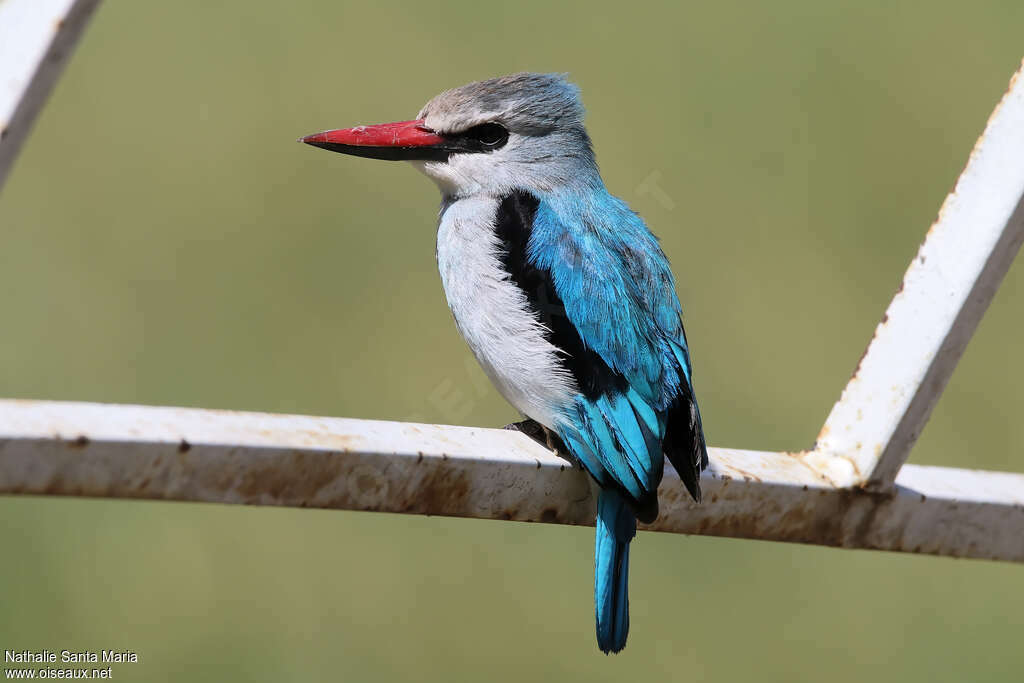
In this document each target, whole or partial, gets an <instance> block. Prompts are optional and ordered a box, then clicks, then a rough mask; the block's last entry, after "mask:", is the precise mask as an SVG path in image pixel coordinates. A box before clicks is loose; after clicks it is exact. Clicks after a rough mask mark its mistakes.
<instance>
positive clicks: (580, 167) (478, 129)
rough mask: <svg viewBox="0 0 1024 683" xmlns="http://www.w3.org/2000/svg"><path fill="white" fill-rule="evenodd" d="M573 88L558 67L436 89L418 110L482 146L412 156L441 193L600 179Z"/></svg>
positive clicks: (449, 133) (544, 188)
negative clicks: (554, 70) (425, 157)
mask: <svg viewBox="0 0 1024 683" xmlns="http://www.w3.org/2000/svg"><path fill="white" fill-rule="evenodd" d="M583 114H584V112H583V104H582V102H581V101H580V91H579V88H578V87H576V86H575V85H574V84H572V83H570V82H569V81H568V80H567V78H566V76H565V75H564V74H539V73H518V74H512V75H510V76H501V77H499V78H491V79H488V80H485V81H477V82H475V83H469V84H467V85H463V86H461V87H458V88H453V89H452V90H446V91H445V92H443V93H441V94H440V95H437V96H436V97H434V98H433V99H432V100H430V101H429V102H427V104H426V105H425V106H424V107H423V109H421V110H420V112H419V115H418V116H417V117H416V118H417V119H420V120H422V121H423V125H424V126H425V127H426V128H428V129H429V130H432V131H434V132H436V133H438V134H440V135H442V136H444V137H447V138H458V137H463V136H468V137H470V138H476V139H480V140H481V142H482V143H483V144H482V149H480V150H479V151H474V152H469V153H461V154H460V153H456V154H451V155H449V156H448V158H447V159H444V160H426V161H415V162H414V163H415V164H416V165H417V166H418V167H419V168H420V169H421V170H422V171H423V172H424V173H426V174H427V175H428V176H430V177H431V178H432V179H433V180H434V181H435V182H436V183H437V185H438V187H440V189H441V192H442V194H444V195H445V196H446V197H460V196H470V195H474V194H489V195H503V194H506V193H507V192H509V191H512V190H514V189H525V190H537V191H541V192H549V191H552V190H554V189H557V188H559V187H571V186H573V185H581V184H584V185H585V184H589V183H592V182H594V181H595V180H596V181H597V182H600V179H599V178H600V177H599V176H598V172H597V166H596V164H595V161H594V153H593V150H592V148H591V144H590V137H589V136H588V135H587V131H586V128H584V125H583Z"/></svg>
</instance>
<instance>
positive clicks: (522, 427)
mask: <svg viewBox="0 0 1024 683" xmlns="http://www.w3.org/2000/svg"><path fill="white" fill-rule="evenodd" d="M503 429H508V430H511V431H513V432H522V433H523V434H526V435H527V436H528V437H530V438H531V439H533V440H534V441H536V442H537V443H539V444H541V445H543V446H546V447H547V449H548V450H550V451H552V452H553V453H554V454H555V455H557V456H558V457H560V458H561V459H562V460H565V461H567V462H569V464H571V465H573V466H574V467H575V466H577V465H578V464H579V463H577V462H576V458H574V457H573V456H572V454H571V453H569V449H568V448H566V447H565V442H563V441H562V439H561V437H560V436H558V434H555V433H554V432H553V431H551V430H550V429H548V428H547V427H545V426H544V425H542V424H541V423H540V422H537V421H536V420H530V419H526V420H523V421H522V422H513V423H512V424H508V425H505V426H504V427H503Z"/></svg>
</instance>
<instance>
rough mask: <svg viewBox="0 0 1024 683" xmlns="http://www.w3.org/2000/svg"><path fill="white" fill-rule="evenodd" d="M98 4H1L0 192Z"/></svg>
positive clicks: (12, 0) (14, 0)
mask: <svg viewBox="0 0 1024 683" xmlns="http://www.w3.org/2000/svg"><path fill="white" fill-rule="evenodd" d="M97 5H99V0H0V188H2V187H3V184H4V180H5V179H6V178H7V173H8V171H9V170H10V168H11V165H12V164H13V163H14V159H15V157H16V156H17V155H18V150H20V149H21V144H22V142H24V140H25V137H26V136H27V135H28V132H29V130H30V129H31V128H32V122H33V121H35V118H36V115H38V114H39V111H40V110H41V109H42V108H43V104H44V103H45V102H46V98H47V97H48V96H49V94H50V90H52V89H53V86H54V84H55V83H56V82H57V78H58V77H59V76H60V73H61V71H62V70H63V68H64V65H65V63H67V60H68V58H69V57H70V56H71V52H72V50H73V49H74V47H75V43H76V42H78V37H79V36H80V35H81V33H82V30H83V29H84V28H85V25H86V23H88V20H89V17H90V16H91V15H92V12H93V10H95V9H96V6H97Z"/></svg>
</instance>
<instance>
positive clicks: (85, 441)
mask: <svg viewBox="0 0 1024 683" xmlns="http://www.w3.org/2000/svg"><path fill="white" fill-rule="evenodd" d="M68 445H69V446H71V447H72V448H85V447H86V446H88V445H89V437H87V436H86V435H85V434H79V435H78V438H77V439H75V440H74V441H69V442H68Z"/></svg>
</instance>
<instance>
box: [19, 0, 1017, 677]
mask: <svg viewBox="0 0 1024 683" xmlns="http://www.w3.org/2000/svg"><path fill="white" fill-rule="evenodd" d="M1022 25H1024V4H1022V3H1020V2H1019V1H1018V0H1007V1H1005V2H976V3H957V2H941V3H939V2H936V3H929V4H927V5H923V4H918V3H910V2H898V3H892V2H884V3H883V2H867V3H863V2H842V3H839V2H836V3H819V2H775V3H756V4H755V3H750V4H743V3H734V2H716V3H680V4H676V3H671V4H670V3H664V4H652V3H644V2H630V3H628V4H623V3H595V2H588V3H578V4H558V5H552V4H550V3H548V2H532V1H531V2H518V3H507V4H505V5H487V4H481V3H473V2H468V1H466V2H455V3H429V2H428V3H423V2H397V1H396V2H390V3H385V4H383V5H370V4H352V3H347V2H313V1H311V0H309V1H303V2H294V3H290V4H288V5H287V6H285V5H282V4H279V3H270V2H264V3H252V2H241V1H240V0H239V1H234V2H220V1H209V0H208V1H206V2H197V1H191V2H167V3H134V2H127V1H126V0H108V1H107V2H106V3H105V4H104V5H103V6H102V7H101V8H100V10H99V11H98V13H97V15H96V16H95V17H94V20H93V22H92V24H91V26H90V27H89V29H88V31H87V32H86V34H85V36H84V38H83V40H82V43H81V44H80V46H79V48H78V51H77V52H76V54H75V56H74V58H73V60H72V61H71V63H70V66H69V67H68V69H67V71H66V73H65V74H64V77H63V79H62V80H61V81H60V83H59V84H58V86H57V88H56V90H55V92H54V95H53V97H52V99H51V101H50V103H49V105H48V106H47V107H46V109H45V110H44V112H43V114H42V116H41V118H40V119H39V121H38V122H37V125H36V126H35V129H34V131H33V133H32V134H31V137H30V138H29V139H28V141H27V142H26V144H25V147H24V149H23V152H22V154H21V157H20V159H19V160H18V161H17V163H16V166H15V168H14V170H13V172H12V175H11V177H10V179H9V181H8V184H7V186H6V187H5V188H4V189H3V191H2V195H0V239H2V242H0V245H2V246H0V292H2V293H3V294H2V297H3V298H2V301H3V321H2V323H0V325H2V334H0V396H6V397H27V398H48V399H74V400H90V401H112V402H123V403H146V404H159V405H185V406H200V407H211V408H213V407H217V408H234V409H244V410H262V411H274V412H298V413H309V414H316V415H339V416H350V417H362V418H382V419H392V420H418V421H434V422H446V423H458V424H471V425H494V426H497V425H502V424H505V423H506V422H509V421H512V420H514V419H516V415H515V413H514V412H513V410H512V409H511V408H510V407H509V406H507V405H506V404H505V403H504V402H503V401H502V400H501V398H500V397H499V396H498V395H497V394H496V393H495V392H494V391H493V390H491V389H489V388H484V384H483V379H482V377H483V376H482V373H481V372H480V371H479V370H477V369H476V367H475V365H474V364H473V362H472V359H471V356H470V355H469V353H468V351H467V349H466V348H465V346H464V344H463V343H462V341H461V339H460V338H459V337H458V335H457V333H456V331H455V328H454V325H453V324H452V322H451V319H450V315H449V313H448V311H447V308H446V306H445V302H444V297H443V294H442V292H441V287H440V283H439V280H438V277H437V274H436V271H435V264H434V258H433V250H434V234H435V220H436V211H437V204H438V196H437V191H436V190H435V189H434V187H433V186H432V184H431V183H430V182H429V181H428V180H426V179H425V178H423V177H422V176H420V175H419V174H417V173H416V172H414V171H413V170H411V169H410V168H407V167H405V166H404V165H401V164H388V163H382V162H370V161H366V160H361V159H353V158H347V157H344V156H341V155H336V154H327V153H325V152H323V151H320V150H315V149H311V148H308V147H304V146H301V145H298V144H296V142H295V138H296V137H298V136H299V135H302V134H306V133H310V132H314V131H317V130H321V129H324V128H331V127H342V126H348V125H354V124H357V123H372V122H378V121H392V120H399V119H403V118H408V117H410V116H412V115H414V114H415V113H416V111H417V110H418V108H419V107H420V106H421V104H422V103H423V102H425V101H426V100H427V99H428V98H429V97H430V96H432V95H434V94H435V93H436V92H438V91H440V90H442V89H444V88H448V87H452V86H456V85H460V84H462V83H464V82H468V81H470V80H475V79H479V78H485V77H489V76H493V75H497V74H502V73H508V72H514V71H518V70H527V69H528V70H545V71H556V70H557V71H567V72H569V73H570V74H571V76H572V78H573V79H574V80H575V81H576V82H578V83H579V84H580V85H581V87H582V89H583V93H584V99H585V102H586V104H587V106H588V109H589V112H590V113H589V118H588V121H589V128H590V132H591V134H592V136H593V138H594V142H595V145H596V149H597V153H598V159H599V161H600V162H601V164H602V170H603V173H604V176H605V179H606V181H607V183H608V185H609V187H610V188H611V190H612V191H613V192H614V193H616V194H618V195H620V196H621V197H623V198H624V199H626V200H627V201H629V202H630V203H631V204H632V205H633V206H634V208H636V209H637V210H638V211H639V212H640V213H641V214H642V215H643V216H644V217H645V218H646V219H647V221H648V223H649V224H650V225H651V227H652V228H653V229H654V231H655V232H656V233H657V234H658V235H659V236H660V237H661V239H662V241H663V244H664V246H665V250H666V251H667V253H668V255H669V257H670V258H671V260H672V262H673V265H674V269H675V272H676V274H677V277H678V279H679V282H680V296H681V297H682V300H683V303H684V307H685V309H686V315H687V323H688V329H689V335H690V340H691V343H692V346H693V353H694V357H695V362H696V366H697V378H696V379H697V389H698V393H699V396H700V399H701V402H702V406H703V411H704V414H705V416H706V427H707V432H708V434H709V435H710V441H711V443H712V444H713V445H717V446H731V447H742V448H756V449H795V448H801V447H806V446H808V445H810V443H811V442H812V441H813V439H814V436H815V434H816V433H817V430H818V428H819V426H820V425H821V423H822V422H823V420H824V418H825V416H826V415H827V413H828V411H829V409H830V408H831V406H832V403H833V401H834V400H835V399H836V398H837V397H838V394H839V391H840V389H841V388H842V386H843V384H844V383H845V382H846V380H847V378H848V377H849V374H850V372H851V370H852V369H853V366H854V364H855V363H856V361H857V358H858V356H859V354H860V353H861V351H862V350H863V348H864V345H865V344H866V342H867V341H868V338H869V337H870V335H871V331H872V329H873V328H874V326H875V324H876V323H877V322H878V319H879V318H880V316H881V314H882V311H883V310H884V308H885V306H886V304H887V302H888V301H889V299H890V297H891V295H892V293H893V291H894V290H895V288H896V286H897V285H898V284H899V282H900V279H901V276H902V273H903V270H904V268H905V267H906V265H907V264H908V263H909V261H910V259H911V257H912V256H913V254H914V253H915V251H916V249H917V246H918V244H919V242H920V240H921V239H922V238H923V235H924V233H925V230H926V229H927V228H928V226H929V224H930V223H931V221H932V220H933V219H934V216H935V214H936V211H937V209H938V207H939V205H940V203H941V202H942V199H943V198H944V196H945V194H946V192H947V191H948V190H949V188H950V187H951V186H952V185H953V183H954V181H955V179H956V177H957V175H958V173H959V171H960V170H961V168H962V166H963V164H964V162H965V160H966V158H967V155H968V153H969V151H970V149H971V146H972V145H973V143H974V140H975V139H976V137H977V135H978V134H979V133H980V131H981V130H982V127H983V126H984V123H985V120H986V118H987V116H988V115H989V113H990V112H991V110H992V108H993V106H994V105H995V103H996V102H997V101H998V100H999V98H1000V97H1001V95H1002V93H1003V91H1004V89H1005V87H1006V84H1007V82H1008V80H1009V77H1010V75H1011V74H1012V73H1013V72H1014V71H1015V70H1016V69H1017V68H1018V65H1019V64H1020V58H1021V56H1022V55H1024V41H1022V40H1021V35H1022V34H1021V26H1022ZM1022 301H1024V268H1022V267H1021V266H1020V264H1018V265H1017V266H1016V267H1015V268H1014V269H1013V270H1011V272H1010V274H1009V276H1008V278H1007V280H1006V283H1005V285H1004V286H1003V288H1002V290H1000V292H999V294H998V296H997V297H996V300H995V303H994V304H993V306H992V308H991V310H990V311H989V313H988V315H987V317H986V318H985V320H984V321H983V322H982V324H981V327H980V329H979V331H978V334H977V336H976V337H975V339H974V341H973V342H972V343H971V345H970V347H969V348H968V350H967V354H966V356H965V357H964V360H963V362H962V364H961V366H960V368H959V369H958V370H957V372H956V374H955V375H954V377H953V380H952V382H951V383H950V386H949V389H948V390H947V392H946V394H945V396H944V397H943V399H942V400H941V402H940V403H939V406H938V408H937V409H936V411H935V414H934V416H933V418H932V421H931V423H930V425H929V427H928V429H927V430H926V431H925V433H924V436H923V438H922V439H921V441H920V443H919V445H918V447H917V449H916V450H915V451H914V453H913V456H912V460H913V461H915V462H921V463H930V464H948V465H957V466H963V467H978V468H993V469H1009V470H1013V469H1016V470H1020V469H1021V462H1020V457H1021V445H1022V444H1024V420H1021V419H1020V418H1019V416H1020V415H1021V414H1022V412H1024V389H1022V383H1021V381H1020V380H1021V378H1022V376H1024V363H1022V362H1021V359H1020V356H1019V349H1020V339H1021V337H1022V334H1024V323H1022V320H1021V316H1020V310H1021V302H1022ZM591 544H592V531H591V530H589V529H582V528H566V527H555V526H547V525H528V524H511V523H499V522H490V521H478V520H455V519H440V518H422V517H413V516H398V515H384V514H364V513H348V512H326V511H310V510H280V509H260V508H240V507H226V506H225V507H222V506H213V505H189V504H157V503H135V502H102V501H89V500H73V499H48V500H46V499H30V498H2V499H0V547H2V551H0V553H2V557H3V561H2V562H0V601H2V605H0V647H2V648H19V649H20V648H33V649H40V648H51V649H53V648H56V649H60V648H65V647H68V648H131V649H133V650H135V651H137V652H138V653H139V655H140V660H141V661H140V663H138V664H134V665H131V664H129V665H121V666H116V665H115V670H114V675H115V677H116V678H118V679H121V680H133V681H134V680H138V681H186V680H187V681H222V680H239V681H242V680H245V681H280V680H344V681H394V680H424V681H522V680H544V679H556V678H557V679H558V680H560V681H620V682H621V681H624V680H654V679H659V680H693V681H742V680H754V679H756V680H758V681H823V680H827V681H830V682H840V681H861V680H865V679H871V680H899V681H934V680H948V681H968V680H969V681H1009V680H1020V676H1021V671H1022V669H1024V648H1021V642H1022V640H1024V570H1022V568H1021V567H1019V566H1011V565H1007V564H995V563H985V562H976V561H963V560H960V561H957V560H950V559H937V558H930V557H916V556H901V555H895V554H883V553H874V552H852V551H837V550H830V549H820V548H813V547H802V546H794V545H781V544H771V543H761V542H751V541H736V540H726V539H715V538H700V537H694V538H686V537H680V536H670V535H653V534H646V533H642V534H641V535H640V537H639V538H638V540H637V542H636V543H634V546H633V567H632V586H631V598H632V615H633V619H632V621H633V627H632V634H631V637H630V644H629V646H628V648H627V649H626V651H625V652H624V653H623V654H621V655H619V656H617V657H604V656H602V655H601V654H600V653H599V652H598V651H597V648H596V645H595V643H594V635H593V624H592V618H593V617H592V609H593V608H592V604H591V599H592V598H591V563H592V545H591Z"/></svg>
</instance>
